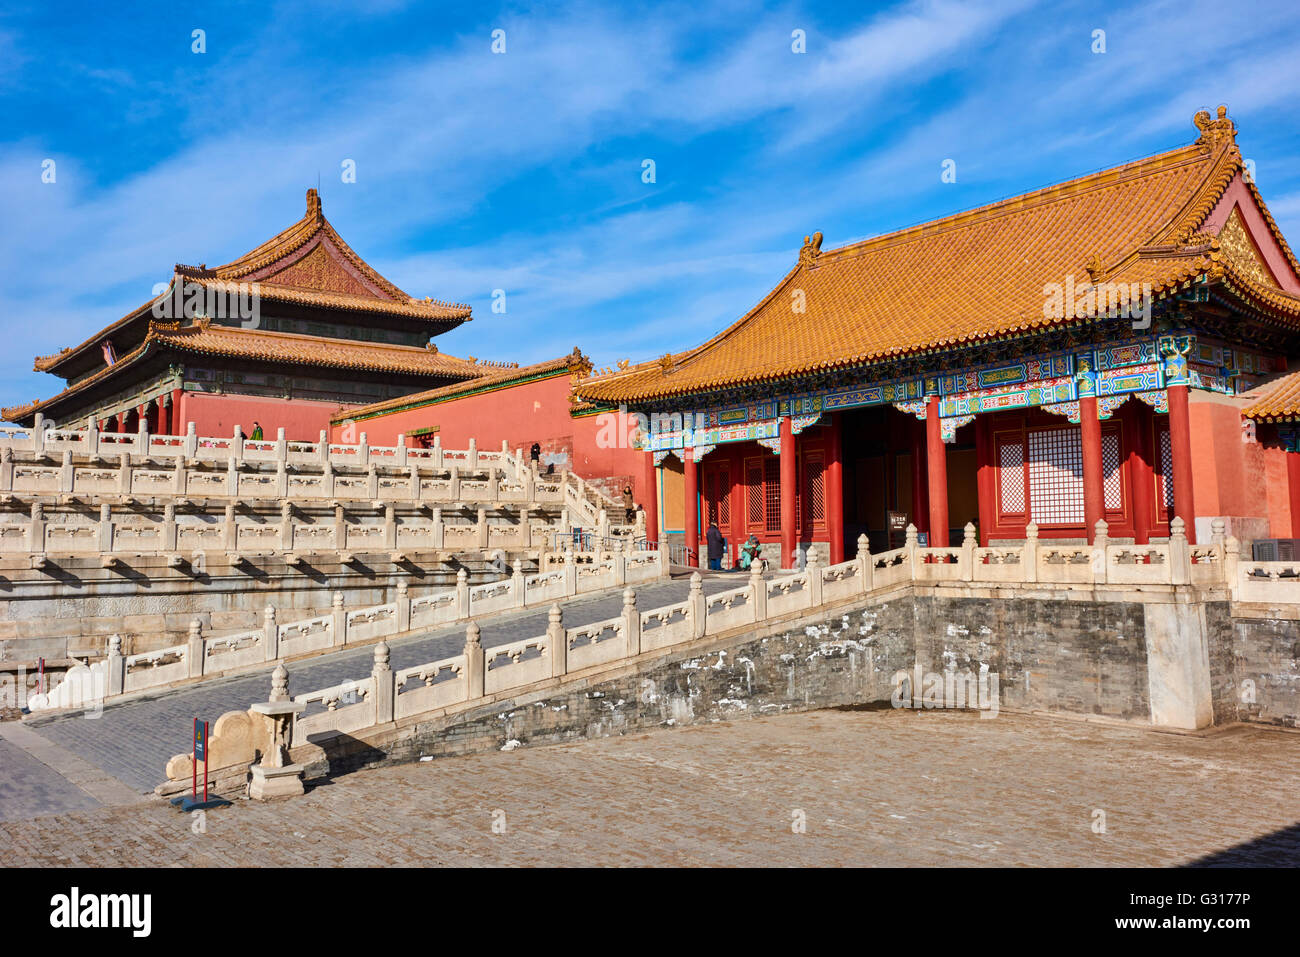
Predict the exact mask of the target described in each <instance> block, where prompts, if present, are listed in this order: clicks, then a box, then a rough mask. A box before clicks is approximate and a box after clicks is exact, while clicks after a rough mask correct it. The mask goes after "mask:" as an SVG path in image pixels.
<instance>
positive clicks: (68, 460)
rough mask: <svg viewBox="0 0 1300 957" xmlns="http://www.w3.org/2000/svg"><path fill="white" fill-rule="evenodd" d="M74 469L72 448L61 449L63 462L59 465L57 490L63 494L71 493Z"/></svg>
mask: <svg viewBox="0 0 1300 957" xmlns="http://www.w3.org/2000/svg"><path fill="white" fill-rule="evenodd" d="M73 475H74V469H73V468H72V450H71V449H64V450H63V464H62V465H60V466H59V491H60V492H63V493H65V494H68V495H71V494H72V491H73V489H72V481H73Z"/></svg>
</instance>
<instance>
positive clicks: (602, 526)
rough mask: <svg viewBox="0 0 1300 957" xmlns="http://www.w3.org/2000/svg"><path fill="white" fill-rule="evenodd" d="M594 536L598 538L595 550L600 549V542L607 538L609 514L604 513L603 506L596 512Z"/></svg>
mask: <svg viewBox="0 0 1300 957" xmlns="http://www.w3.org/2000/svg"><path fill="white" fill-rule="evenodd" d="M596 538H597V539H598V542H597V544H596V548H597V550H599V549H600V546H601V543H603V542H604V541H605V539H607V538H609V516H607V515H606V514H605V510H604V509H603V508H602V509H601V510H600V511H599V512H597V513H596Z"/></svg>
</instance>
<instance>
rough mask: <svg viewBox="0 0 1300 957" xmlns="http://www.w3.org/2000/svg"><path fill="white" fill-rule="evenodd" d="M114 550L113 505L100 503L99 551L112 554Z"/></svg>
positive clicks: (103, 553)
mask: <svg viewBox="0 0 1300 957" xmlns="http://www.w3.org/2000/svg"><path fill="white" fill-rule="evenodd" d="M112 552H113V507H112V506H111V505H109V504H108V503H107V502H100V503H99V553H100V555H101V556H103V555H111V554H112Z"/></svg>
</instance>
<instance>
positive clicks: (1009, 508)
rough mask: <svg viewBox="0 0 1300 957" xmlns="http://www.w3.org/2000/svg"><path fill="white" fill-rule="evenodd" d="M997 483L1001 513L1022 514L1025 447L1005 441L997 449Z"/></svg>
mask: <svg viewBox="0 0 1300 957" xmlns="http://www.w3.org/2000/svg"><path fill="white" fill-rule="evenodd" d="M998 466H999V470H998V484H999V485H1000V486H1001V490H1002V493H1001V494H1002V501H1001V505H1002V514H1004V515H1023V514H1024V511H1025V447H1024V445H1023V443H1021V442H1019V441H1016V442H1006V443H1004V444H1003V445H1002V446H1001V447H1000V448H999V449H998Z"/></svg>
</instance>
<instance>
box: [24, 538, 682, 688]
mask: <svg viewBox="0 0 1300 957" xmlns="http://www.w3.org/2000/svg"><path fill="white" fill-rule="evenodd" d="M566 554H567V559H566V560H564V561H562V563H561V564H560V565H559V566H558V567H555V568H552V570H551V571H549V572H542V573H539V574H537V575H525V574H524V573H523V563H522V562H520V561H518V560H516V561H515V562H514V565H513V568H512V571H511V574H509V575H507V576H505V577H504V578H502V579H500V580H498V581H494V582H486V583H484V584H480V585H470V584H469V576H468V574H467V573H466V571H465V569H463V568H462V569H460V570H459V571H458V572H457V574H456V585H455V587H454V588H446V589H441V590H439V591H435V592H433V593H431V594H429V595H424V596H421V597H418V598H412V597H411V596H410V593H409V588H408V586H407V584H406V582H399V583H398V585H397V597H396V599H395V600H393V601H391V602H386V603H384V604H382V605H372V606H370V607H367V608H354V609H351V610H349V609H345V608H344V606H343V595H342V593H341V592H335V594H334V601H333V606H332V610H331V611H330V613H328V614H325V615H319V616H317V617H315V618H308V619H302V620H298V621H293V622H277V621H276V609H275V608H274V607H270V606H268V607H267V608H266V609H265V610H264V613H263V622H262V626H261V627H260V628H254V629H248V630H245V631H240V632H236V633H233V634H222V635H204V634H203V630H202V625H201V623H200V622H199V621H198V620H195V621H193V622H191V623H190V630H189V635H188V638H187V640H186V642H185V643H184V644H180V645H173V646H171V647H167V648H160V649H158V650H156V651H151V652H147V653H145V654H139V655H123V654H122V640H121V638H120V637H118V636H116V635H114V636H112V637H111V638H110V639H109V646H108V657H107V658H106V659H105V662H102V663H99V664H97V665H96V666H93V667H101V666H102V669H103V670H104V675H105V678H104V682H103V684H104V695H103V696H104V697H109V698H111V697H114V696H117V695H122V694H126V693H128V692H132V691H139V690H142V689H144V688H152V687H159V686H162V685H171V684H176V683H179V682H186V681H200V680H202V679H203V678H205V677H211V676H213V675H217V674H223V675H224V674H230V673H232V672H239V671H244V670H251V669H256V668H258V667H263V666H265V664H266V663H267V662H271V661H280V660H286V661H287V660H293V659H296V658H301V657H305V656H309V655H315V654H319V653H320V652H322V651H326V650H329V649H333V648H343V647H349V646H356V645H359V644H365V643H369V642H374V641H378V640H379V639H380V638H391V637H397V636H399V635H404V634H408V633H413V632H417V631H427V630H429V629H431V628H436V627H438V626H441V625H447V624H453V623H455V622H457V621H466V620H470V619H474V618H479V617H482V616H484V615H490V614H495V613H498V612H502V611H508V610H511V609H517V608H527V607H535V606H537V605H539V604H544V603H551V602H554V601H557V600H563V599H566V598H572V597H574V596H576V595H581V594H587V593H590V592H594V591H600V590H603V589H606V588H616V587H618V586H621V585H627V584H633V583H637V582H643V581H651V580H654V579H657V578H660V577H662V576H664V575H666V574H667V573H668V567H667V565H666V564H662V563H661V562H662V559H663V558H664V557H665V556H661V554H660V553H659V552H657V551H639V552H616V553H613V554H611V555H609V556H608V557H606V558H604V559H602V560H600V561H598V562H595V563H592V564H580V563H579V562H578V560H577V556H575V554H574V553H572V552H568V553H566ZM665 555H666V553H665ZM83 667H84V666H83ZM69 675H71V676H72V678H73V679H74V680H73V681H72V682H71V683H69V684H68V687H66V688H64V686H63V685H59V686H56V687H55V688H53V689H52V690H51V691H50V692H49V693H48V694H46V695H35V696H33V697H32V698H31V699H29V701H28V707H29V708H30V709H31V710H33V711H40V710H48V709H52V708H66V707H73V706H80V699H78V701H77V702H75V703H70V702H69V700H68V695H69V694H71V693H73V692H74V691H75V688H76V687H77V682H76V680H75V679H76V678H77V676H76V675H72V672H71V671H70V672H69ZM61 688H62V689H63V690H62V691H61V690H60V689H61Z"/></svg>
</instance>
